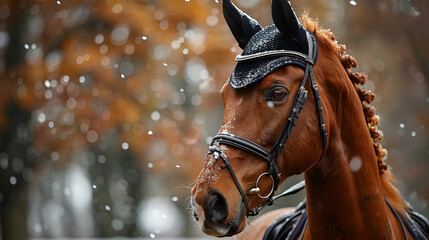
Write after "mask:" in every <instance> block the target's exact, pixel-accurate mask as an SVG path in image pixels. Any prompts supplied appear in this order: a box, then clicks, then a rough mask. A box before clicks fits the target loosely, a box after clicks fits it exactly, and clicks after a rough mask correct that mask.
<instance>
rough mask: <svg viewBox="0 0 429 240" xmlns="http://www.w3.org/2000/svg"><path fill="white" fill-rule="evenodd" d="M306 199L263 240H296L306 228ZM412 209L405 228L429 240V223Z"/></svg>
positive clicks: (275, 223)
mask: <svg viewBox="0 0 429 240" xmlns="http://www.w3.org/2000/svg"><path fill="white" fill-rule="evenodd" d="M306 203H307V202H306V199H304V200H303V201H302V202H300V203H299V204H298V206H297V207H296V209H295V211H294V212H288V213H285V214H283V215H281V216H280V217H278V218H277V219H275V220H274V221H273V222H272V223H270V224H269V225H268V227H267V230H266V231H265V234H264V238H263V240H295V239H297V238H298V237H299V235H300V233H301V231H302V229H303V228H304V225H305V222H306V220H307V219H306V217H307V214H306V212H305V208H306V206H307V204H306ZM408 206H409V207H410V209H409V210H408V211H407V213H406V216H405V217H404V216H403V217H402V220H403V222H404V225H405V227H406V228H407V230H408V232H409V233H410V234H411V235H412V237H413V239H415V240H429V221H428V219H427V218H426V217H425V216H423V215H421V214H420V213H418V212H416V211H414V210H413V209H412V207H411V206H410V205H409V204H408Z"/></svg>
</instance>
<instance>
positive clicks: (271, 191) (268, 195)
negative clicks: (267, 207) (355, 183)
mask: <svg viewBox="0 0 429 240" xmlns="http://www.w3.org/2000/svg"><path fill="white" fill-rule="evenodd" d="M262 176H270V177H271V181H273V184H272V185H271V190H270V193H268V194H267V195H266V196H261V194H260V193H258V196H259V197H260V198H262V199H266V198H269V197H270V196H271V194H272V193H273V192H274V178H273V176H272V175H271V174H269V173H268V172H264V173H262V174H261V175H259V177H258V179H257V180H256V187H257V188H259V187H258V184H259V180H261V177H262Z"/></svg>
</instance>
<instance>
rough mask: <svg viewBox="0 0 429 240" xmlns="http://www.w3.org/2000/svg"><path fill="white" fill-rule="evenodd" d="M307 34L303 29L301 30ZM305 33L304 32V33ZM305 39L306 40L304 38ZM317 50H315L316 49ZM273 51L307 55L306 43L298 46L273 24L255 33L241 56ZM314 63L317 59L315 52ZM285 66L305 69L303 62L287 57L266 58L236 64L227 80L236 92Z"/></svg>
mask: <svg viewBox="0 0 429 240" xmlns="http://www.w3.org/2000/svg"><path fill="white" fill-rule="evenodd" d="M301 29H302V30H303V33H304V34H307V33H306V32H307V31H306V30H305V29H304V28H301ZM304 31H305V32H304ZM310 36H311V39H312V41H313V44H315V45H316V46H317V41H316V38H315V37H314V35H313V34H311V33H310ZM304 39H306V38H304ZM316 49H317V48H316ZM275 50H292V51H297V52H300V53H303V54H305V55H308V53H309V50H308V43H307V41H300V43H299V45H298V44H297V43H294V42H292V41H290V40H288V39H287V38H285V37H284V36H283V34H282V33H281V32H280V31H279V30H278V29H277V27H276V26H275V25H274V24H273V25H270V26H267V27H266V28H264V29H262V30H260V31H259V32H257V33H256V34H255V35H254V36H253V37H252V38H251V39H250V41H249V42H248V43H247V45H246V47H245V48H244V50H243V52H242V53H241V56H249V55H252V54H257V53H265V52H269V51H275ZM315 56H316V57H315V60H314V63H315V62H316V59H317V50H316V55H315ZM286 65H296V66H298V67H300V68H302V69H305V65H306V63H305V61H301V60H299V59H297V58H293V57H287V56H268V57H264V58H258V59H255V60H250V61H243V62H238V63H237V65H236V66H235V68H234V70H233V71H232V73H231V77H230V78H229V84H230V86H231V87H232V88H233V89H234V90H236V89H240V88H244V87H247V86H249V85H251V84H253V83H256V82H259V81H261V80H262V79H264V78H265V77H266V76H267V75H268V74H270V73H272V72H274V71H275V70H277V69H279V68H280V67H283V66H286Z"/></svg>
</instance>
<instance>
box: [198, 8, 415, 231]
mask: <svg viewBox="0 0 429 240" xmlns="http://www.w3.org/2000/svg"><path fill="white" fill-rule="evenodd" d="M223 5H224V15H225V17H226V20H227V22H228V24H229V26H230V28H231V30H232V32H233V34H234V36H235V38H236V39H237V41H238V43H239V45H240V47H241V48H243V49H244V52H243V53H242V54H241V55H239V56H238V57H237V61H238V62H239V63H238V65H237V67H236V68H235V69H234V71H235V72H234V73H233V74H232V75H231V78H230V79H229V81H227V83H226V84H225V85H224V87H223V88H222V90H221V93H222V96H223V101H224V108H225V112H224V119H223V122H222V126H221V128H220V130H219V134H220V135H219V136H220V137H215V138H216V139H215V140H216V141H214V143H213V144H212V146H211V147H210V151H209V154H208V155H207V156H206V160H205V164H204V167H203V169H202V171H201V173H200V175H199V176H198V178H197V180H196V184H195V186H194V187H193V189H192V200H191V201H192V206H193V209H194V215H195V218H196V219H197V220H198V221H199V223H200V227H201V229H202V231H203V232H205V233H206V234H209V235H213V236H220V237H222V236H232V235H237V234H238V235H237V236H238V237H239V238H242V239H262V237H263V235H264V232H265V229H266V228H267V226H268V224H269V223H270V222H272V221H273V220H274V219H275V218H277V217H278V216H280V215H281V214H284V213H285V212H287V211H291V209H288V210H285V209H281V210H276V211H272V212H269V213H267V214H265V215H263V216H261V217H259V218H257V219H256V220H255V221H254V222H253V223H251V224H250V225H249V226H247V227H246V225H247V221H246V218H247V216H249V215H255V214H257V213H258V211H259V210H260V209H258V207H259V206H261V205H264V204H267V203H269V201H270V200H272V196H273V190H274V191H275V189H276V188H277V186H276V185H277V184H278V183H281V182H283V181H284V180H285V179H286V178H288V177H289V176H292V175H296V174H301V173H304V178H305V182H306V187H305V191H306V199H307V203H306V204H307V205H306V213H307V216H308V221H307V223H306V227H305V228H304V230H303V233H302V234H301V237H302V238H303V239H407V238H411V237H412V236H411V235H410V233H409V231H408V230H406V229H405V228H404V226H403V223H402V221H401V220H400V219H399V218H398V215H399V216H404V214H405V213H406V212H407V211H408V207H407V205H406V204H405V203H404V202H403V200H402V199H401V197H400V194H399V193H398V191H397V190H396V188H395V187H394V186H393V184H392V182H393V177H392V174H391V172H390V170H389V169H388V168H387V167H386V165H385V163H384V160H385V158H386V157H387V151H386V150H385V149H383V148H382V146H381V144H380V143H379V141H380V140H381V139H382V136H383V134H382V132H381V131H379V130H378V129H377V125H378V123H379V117H378V116H377V115H376V114H375V109H374V108H373V107H372V106H369V103H371V102H372V101H373V100H374V94H373V93H371V92H369V91H366V90H363V89H362V88H361V87H360V85H361V84H364V83H365V81H366V76H365V74H360V73H352V72H351V71H350V69H351V68H354V67H356V66H357V63H356V61H355V60H354V59H353V57H351V56H349V55H347V54H345V50H346V48H345V46H344V45H339V44H337V42H336V41H335V36H334V35H333V34H332V33H331V32H330V31H329V30H326V29H322V28H321V27H320V26H319V25H318V23H317V22H315V21H313V20H311V19H310V18H308V17H307V16H303V17H301V19H300V21H298V20H297V19H296V16H295V14H294V12H293V10H292V9H291V7H290V5H289V3H288V1H287V0H273V6H272V11H273V20H274V23H275V25H271V26H269V27H267V28H264V29H262V28H261V27H259V24H258V23H257V22H256V21H255V20H253V19H251V18H250V17H249V16H247V15H246V14H244V13H243V12H242V11H241V10H238V9H237V8H236V7H235V6H234V5H232V3H231V2H230V1H229V0H224V2H223ZM270 29H271V30H270ZM269 31H272V32H269ZM307 33H309V34H307ZM276 34H277V35H276ZM279 34H281V35H279ZM278 36H282V37H284V38H286V39H287V40H286V43H285V45H284V46H286V49H283V48H282V49H280V50H279V49H278V46H283V45H281V44H277V43H273V42H270V41H280V40H278V38H277V37H278ZM313 38H314V39H313ZM312 39H313V40H314V41H313V40H312ZM255 41H257V42H256V43H254V42H255ZM249 42H252V43H249ZM311 42H313V44H311ZM315 42H317V44H316V43H315ZM301 43H302V44H301ZM252 44H253V45H252ZM258 44H259V45H258ZM267 44H268V45H275V46H276V47H277V49H275V50H270V49H268V50H267V51H265V52H263V51H260V50H261V47H265V46H266V45H267ZM276 44H277V45H276ZM250 45H251V46H250ZM249 46H250V47H249ZM255 46H256V47H255ZM289 46H290V48H289ZM307 46H308V48H307ZM311 46H313V47H314V48H315V51H313V50H311ZM258 47H259V50H258ZM276 47H275V48H276ZM249 49H250V50H249ZM255 49H256V50H255ZM253 50H254V52H250V53H249V54H248V56H250V57H246V53H245V52H246V51H248V52H249V51H253ZM255 51H256V52H257V51H259V52H257V53H256V54H255ZM300 53H302V54H300ZM252 54H253V55H252ZM263 54H265V55H267V56H263V57H261V55H263ZM282 54H283V55H282ZM300 55H303V56H304V57H301V58H300ZM252 56H253V57H252ZM282 57H283V58H284V59H281V58H282ZM310 57H312V58H310ZM243 59H244V60H243ZM279 59H280V60H279ZM316 59H317V61H316ZM267 61H268V62H269V63H267ZM261 62H262V63H265V65H264V64H262V63H261ZM240 64H242V65H240ZM246 64H247V65H246ZM261 64H262V65H264V66H262V67H261ZM239 65H240V66H239ZM313 65H314V67H313ZM273 66H274V67H273ZM243 69H244V70H243ZM254 69H256V70H257V71H254V72H252V73H251V74H248V72H245V73H244V74H242V73H243V72H240V71H252V70H254ZM267 69H268V70H267ZM261 72H263V73H264V74H262V75H261V74H260V73H261ZM313 73H314V76H313ZM240 74H241V75H240ZM240 76H245V78H243V77H242V78H241V79H240V78H239V77H240ZM255 76H256V77H255ZM307 79H308V81H306V80H307ZM314 80H315V82H314V83H313V81H314ZM303 83H304V86H303V87H304V88H305V89H306V90H307V91H312V92H313V94H309V95H308V98H307V100H306V101H305V98H304V101H305V104H304V103H302V104H303V107H302V111H298V115H299V120H298V121H296V120H297V118H298V116H296V118H294V117H292V121H293V119H295V122H294V123H293V124H292V123H290V124H289V125H293V126H295V127H294V128H293V126H292V127H290V129H289V128H287V127H284V126H285V123H287V122H289V121H291V120H290V119H291V115H292V114H291V112H294V111H295V109H297V108H299V107H297V106H296V103H295V102H299V100H297V99H299V96H297V94H298V92H300V93H301V90H300V84H303ZM316 83H317V84H316ZM316 85H317V86H316ZM317 89H318V90H317ZM307 91H305V95H306V92H307ZM319 93H320V99H319ZM318 103H320V104H321V106H318ZM319 109H320V113H319V112H318V110H319ZM322 109H323V110H322ZM286 125H288V124H286ZM292 128H293V129H294V130H293V132H292ZM325 128H326V129H325ZM285 129H287V132H288V133H286V134H283V132H284V131H285ZM324 131H326V135H324ZM238 136H239V137H238ZM279 136H280V137H279ZM246 139H247V140H246ZM325 139H326V144H324V140H325ZM286 140H287V142H286ZM279 142H280V143H279ZM281 143H285V144H284V149H283V145H282V144H281ZM325 145H326V146H325ZM258 146H260V147H261V148H263V149H262V150H261V149H259V147H258ZM272 146H275V147H272ZM270 149H271V151H270ZM282 149H283V150H282ZM268 152H269V153H268ZM265 153H266V155H264V154H265ZM276 154H277V155H276ZM321 156H322V157H321ZM264 160H265V161H264ZM277 160H278V161H277ZM267 163H268V169H269V170H267ZM276 168H277V170H276ZM276 171H278V172H276ZM273 173H275V174H273ZM277 181H278V182H277ZM389 202H390V206H392V208H393V209H394V210H392V209H391V208H390V206H389Z"/></svg>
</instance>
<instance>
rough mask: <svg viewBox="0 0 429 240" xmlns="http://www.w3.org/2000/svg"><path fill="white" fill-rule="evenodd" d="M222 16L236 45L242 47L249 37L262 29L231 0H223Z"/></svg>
mask: <svg viewBox="0 0 429 240" xmlns="http://www.w3.org/2000/svg"><path fill="white" fill-rule="evenodd" d="M222 7H223V16H224V17H225V20H226V22H227V23H228V26H229V28H230V29H231V32H232V34H233V35H234V37H235V39H236V40H237V42H238V45H239V46H240V47H241V48H242V49H244V47H245V46H246V44H247V42H249V40H250V38H252V37H253V35H255V33H257V32H258V31H259V30H261V29H262V27H261V25H259V23H258V22H257V21H256V20H255V19H253V18H251V17H250V16H249V15H247V14H246V13H244V12H243V11H241V10H240V9H238V8H237V7H236V6H235V5H234V4H233V3H232V2H231V0H223V4H222Z"/></svg>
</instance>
